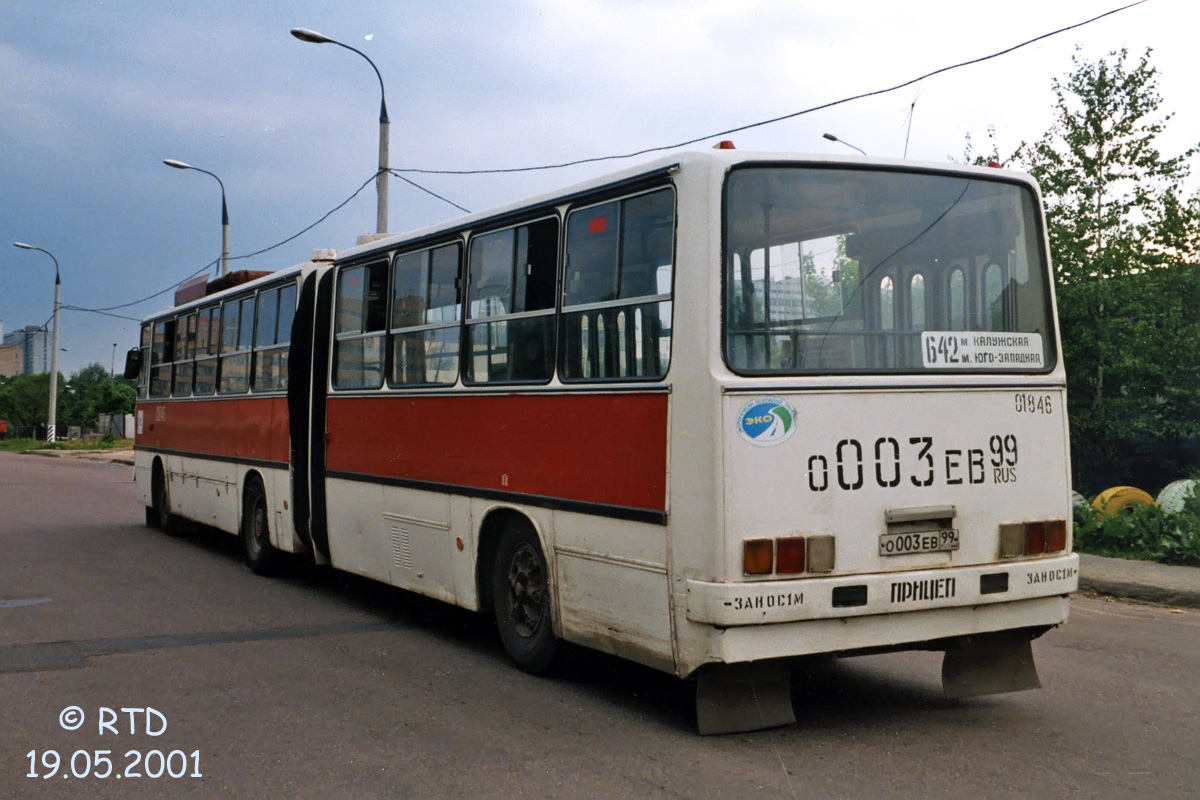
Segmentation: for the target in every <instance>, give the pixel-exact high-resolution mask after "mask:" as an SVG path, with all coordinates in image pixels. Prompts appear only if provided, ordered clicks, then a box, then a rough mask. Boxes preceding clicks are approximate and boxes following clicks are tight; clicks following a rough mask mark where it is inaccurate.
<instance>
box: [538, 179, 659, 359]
mask: <svg viewBox="0 0 1200 800" xmlns="http://www.w3.org/2000/svg"><path fill="white" fill-rule="evenodd" d="M674 237H675V198H674V194H673V192H672V190H670V189H662V190H659V191H656V192H651V193H649V194H643V195H637V196H635V197H631V198H627V199H625V200H616V201H612V202H609V203H603V204H601V205H596V206H590V207H587V208H581V209H576V210H573V211H572V212H571V214H570V215H569V216H568V217H567V262H566V275H565V278H564V281H563V342H564V344H563V349H562V354H561V363H560V364H559V372H560V374H561V377H562V379H563V380H564V381H579V380H595V379H626V380H627V379H658V378H661V377H662V376H663V375H665V374H666V373H667V367H668V365H669V364H670V360H671V286H672V263H673V259H674Z"/></svg>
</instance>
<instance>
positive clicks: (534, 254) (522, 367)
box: [464, 217, 558, 383]
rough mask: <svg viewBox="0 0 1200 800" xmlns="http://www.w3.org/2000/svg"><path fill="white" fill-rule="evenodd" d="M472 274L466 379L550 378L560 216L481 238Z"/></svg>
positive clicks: (472, 258)
mask: <svg viewBox="0 0 1200 800" xmlns="http://www.w3.org/2000/svg"><path fill="white" fill-rule="evenodd" d="M469 272H470V275H469V278H468V280H469V282H470V283H469V288H468V297H469V299H470V302H469V304H468V309H467V313H468V319H467V349H466V354H467V363H466V369H465V375H464V378H465V380H467V381H468V382H471V383H544V382H546V381H548V380H550V376H551V374H552V372H553V370H554V283H555V278H556V276H557V274H558V218H557V217H550V218H547V219H541V220H537V221H536V222H531V223H529V224H527V225H521V226H519V227H516V228H506V229H504V230H500V231H494V232H491V233H485V234H483V235H480V236H477V237H475V238H474V239H473V240H472V241H471V253H470V268H469Z"/></svg>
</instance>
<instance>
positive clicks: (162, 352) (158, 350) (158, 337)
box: [150, 319, 175, 397]
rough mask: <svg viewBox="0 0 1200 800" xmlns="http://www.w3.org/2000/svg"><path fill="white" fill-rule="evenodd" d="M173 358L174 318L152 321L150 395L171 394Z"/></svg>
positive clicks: (161, 395) (163, 395) (165, 395)
mask: <svg viewBox="0 0 1200 800" xmlns="http://www.w3.org/2000/svg"><path fill="white" fill-rule="evenodd" d="M174 360H175V320H173V319H167V320H161V321H159V322H156V323H154V331H153V339H152V342H151V345H150V362H151V366H150V396H151V397H170V396H171V373H172V362H174Z"/></svg>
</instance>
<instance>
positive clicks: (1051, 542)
mask: <svg viewBox="0 0 1200 800" xmlns="http://www.w3.org/2000/svg"><path fill="white" fill-rule="evenodd" d="M1066 549H1067V521H1066V520H1064V519H1052V520H1050V521H1049V522H1047V523H1046V550H1047V551H1048V552H1051V553H1061V552H1062V551H1064V550H1066Z"/></svg>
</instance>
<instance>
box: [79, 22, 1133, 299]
mask: <svg viewBox="0 0 1200 800" xmlns="http://www.w3.org/2000/svg"><path fill="white" fill-rule="evenodd" d="M1145 2H1146V0H1137V2H1133V3H1129V4H1127V5H1124V6H1121V7H1120V8H1114V9H1113V10H1111V11H1106V12H1104V13H1103V14H1098V15H1096V16H1094V17H1091V18H1090V19H1086V20H1083V21H1082V22H1076V23H1074V24H1073V25H1067V26H1066V27H1063V28H1058V29H1057V30H1053V31H1050V32H1049V33H1043V34H1041V35H1040V36H1035V37H1034V38H1032V39H1027V40H1026V41H1023V42H1021V43H1019V44H1015V45H1013V46H1011V47H1007V48H1005V49H1004V50H999V51H997V52H995V53H991V54H989V55H986V56H980V57H979V58H973V59H970V60H968V61H961V62H959V63H957V64H951V65H949V66H946V67H941V68H939V69H935V70H933V71H932V72H926V73H925V74H923V75H918V76H917V77H915V78H912V79H910V80H906V81H904V82H903V83H898V84H896V85H895V86H889V87H887V88H885V89H875V90H873V91H869V92H863V93H861V94H856V95H853V96H850V97H843V98H842V99H840V100H833V101H830V102H828V103H822V104H820V105H816V106H812V107H811V108H806V109H803V110H800V111H794V112H792V113H790V114H784V115H782V116H778V117H772V118H771V119H765V120H760V121H758V122H751V123H748V124H746V125H739V126H737V127H736V128H729V129H727V130H723V131H718V132H716V133H708V134H705V135H703V136H698V137H696V138H694V139H688V140H686V141H682V142H676V143H674V144H667V145H660V146H658V147H647V148H644V149H642V150H637V151H634V152H630V153H621V154H616V155H606V156H594V157H592V158H581V159H576V160H574V161H566V162H562V163H559V164H543V165H540V166H533V167H509V168H502V169H470V170H449V169H422V168H417V167H410V168H405V169H396V168H392V169H389V170H388V172H389V173H390V174H392V175H395V176H396V177H397V178H399V179H400V180H402V181H404V182H405V183H408V184H409V185H411V186H413V187H414V188H416V189H419V190H420V191H422V192H424V193H426V194H428V195H430V196H432V197H435V198H437V199H438V200H441V201H443V202H445V203H448V204H450V205H452V206H454V207H455V208H457V209H458V210H460V211H462V212H464V213H468V214H469V213H470V211H469V210H468V209H466V208H464V207H463V206H461V205H459V204H458V203H455V202H454V201H452V200H448V199H447V198H445V197H443V196H442V195H440V194H437V193H436V192H433V191H431V190H429V189H426V188H425V187H424V186H421V185H420V184H417V183H415V182H414V181H412V180H410V179H409V178H406V177H405V176H404V174H402V173H407V174H410V175H504V174H512V173H518V172H539V171H545V170H552V169H564V168H566V167H574V166H579V165H581V164H595V163H599V162H602V161H618V160H624V159H629V158H636V157H638V156H643V155H648V154H650V153H660V152H663V151H666V150H675V149H678V148H680V147H688V146H690V145H694V144H699V143H700V142H703V141H707V140H709V139H716V138H719V137H723V136H729V135H731V134H734V133H741V132H742V131H748V130H752V129H754V128H761V127H764V126H766V125H773V124H775V123H776V122H783V121H785V120H789V119H795V118H796V117H801V116H804V115H805V114H812V113H814V112H816V111H823V110H825V109H827V108H833V107H835V106H839V105H844V104H846V103H851V102H854V101H855V100H864V99H866V98H868V97H876V96H878V95H882V94H888V93H890V92H895V91H897V90H899V89H903V88H905V87H908V86H912V85H913V84H915V83H920V82H921V81H924V80H926V79H928V78H932V77H934V76H935V75H941V74H944V73H947V72H950V71H952V70H956V69H961V68H963V67H968V66H972V65H974V64H981V63H983V62H985V61H990V60H992V59H994V58H999V57H1000V56H1003V55H1007V54H1009V53H1012V52H1014V51H1016V50H1020V49H1021V48H1023V47H1028V46H1029V45H1031V44H1035V43H1036V42H1040V41H1043V40H1045V39H1049V38H1051V37H1053V36H1058V35H1059V34H1062V33H1066V32H1067V31H1072V30H1076V29H1078V28H1082V27H1084V26H1085V25H1090V24H1092V23H1093V22H1097V21H1099V20H1101V19H1104V18H1105V17H1110V16H1112V15H1113V14H1119V13H1120V12H1122V11H1126V10H1128V9H1130V8H1133V7H1134V6H1139V5H1141V4H1142V3H1145ZM914 104H915V100H914ZM378 175H379V173H378V172H376V173H375V174H374V175H372V176H371V177H370V178H368V179H367V180H366V181H364V182H363V184H362V185H361V186H359V187H358V189H356V190H355V191H354V193H353V194H351V195H350V196H349V197H347V198H346V199H345V200H343V201H342V202H341V203H338V204H337V205H336V206H334V207H333V208H332V209H330V210H329V211H328V212H326V213H325V214H324V215H322V216H321V218H320V219H318V220H317V221H316V222H314V223H312V224H311V225H309V226H307V227H305V228H303V229H301V230H300V231H298V232H296V233H294V234H292V235H291V236H289V237H287V238H286V239H283V240H282V241H279V242H276V243H275V244H273V245H270V246H269V247H264V248H263V249H261V250H256V251H254V252H253V253H245V254H244V255H238V256H232V257H231V258H230V260H231V261H237V260H241V259H246V258H253V257H254V256H259V255H262V254H263V253H269V252H270V251H272V250H274V249H276V248H278V247H282V246H283V245H285V244H287V243H288V242H291V241H293V240H295V239H297V238H299V237H300V236H302V235H304V234H305V233H308V232H309V231H311V230H312V229H313V228H315V227H316V226H317V225H320V224H321V223H322V222H324V221H325V220H327V219H329V217H331V216H332V215H333V214H334V213H336V212H338V211H340V210H341V209H342V208H344V207H345V206H346V205H347V204H348V203H349V202H350V201H351V200H353V199H354V198H355V197H357V196H358V195H359V194H360V193H361V192H362V191H363V190H364V189H365V188H367V186H368V185H370V183H371V182H372V181H374V180H375V179H376V178H377V177H378ZM218 262H219V259H216V260H213V261H211V262H209V263H208V264H206V265H204V266H203V267H201V268H200V269H198V270H196V271H195V272H193V273H192V274H191V275H189V276H187V277H186V278H184V279H183V280H180V281H177V282H176V283H172V284H171V285H170V286H168V287H167V288H165V289H163V290H161V291H158V292H155V293H154V294H151V295H147V296H145V297H142V298H139V299H137V300H132V301H130V302H128V303H122V304H120V305H114V306H107V307H104V308H83V307H80V306H70V307H69V308H70V310H72V311H83V312H90V313H94V314H107V315H108V316H115V317H119V318H121V319H132V318H131V317H123V316H121V315H118V314H109V313H108V312H112V311H116V310H118V309H122V308H129V307H131V306H136V305H139V304H141V303H145V302H147V301H149V300H153V299H154V298H156V297H160V296H162V295H164V294H166V293H167V292H170V291H171V290H173V289H174V288H176V287H177V286H179V285H180V284H181V283H183V282H184V281H188V280H191V279H192V278H194V277H196V276H198V275H200V274H201V273H202V272H205V271H206V270H209V269H212V268H213V267H214V266H215V265H216V264H217V263H218ZM64 308H66V306H64Z"/></svg>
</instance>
